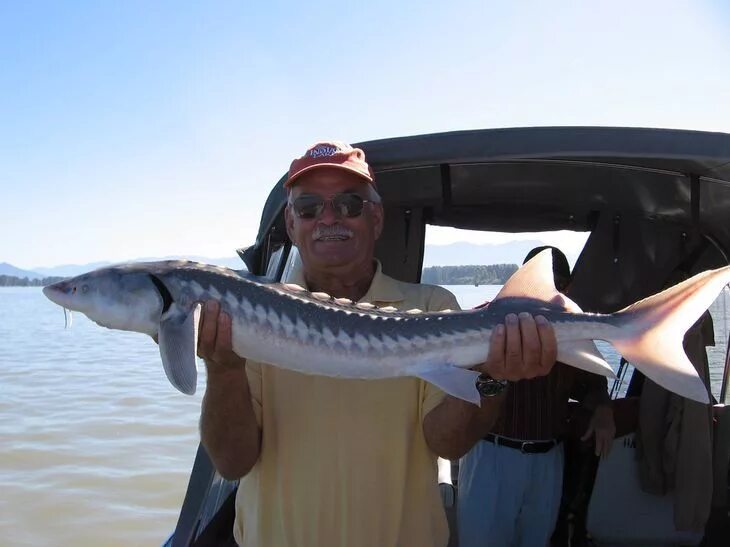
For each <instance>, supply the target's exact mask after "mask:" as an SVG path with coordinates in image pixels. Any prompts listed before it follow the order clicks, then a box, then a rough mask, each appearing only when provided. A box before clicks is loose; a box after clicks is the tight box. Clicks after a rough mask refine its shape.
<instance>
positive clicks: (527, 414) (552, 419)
mask: <svg viewBox="0 0 730 547" xmlns="http://www.w3.org/2000/svg"><path fill="white" fill-rule="evenodd" d="M607 385H608V383H607V380H606V378H605V377H604V376H599V375H597V374H591V373H590V372H585V371H583V370H579V369H577V368H574V367H571V366H569V365H566V364H563V363H555V366H554V367H553V369H552V370H551V371H550V373H549V374H548V375H546V376H541V377H538V378H533V379H531V380H520V381H519V382H513V383H512V384H510V386H509V388H508V391H507V396H506V398H505V402H504V407H503V408H502V413H501V415H500V417H499V419H498V420H497V423H496V424H495V426H494V427H493V428H492V431H491V433H493V434H495V435H501V436H503V437H510V438H512V439H521V440H529V441H542V440H549V439H557V438H560V437H562V436H564V435H565V434H566V433H567V426H568V423H567V422H568V401H569V400H570V399H574V400H576V401H578V402H580V403H581V405H580V406H581V407H583V408H584V409H585V410H587V411H589V412H592V411H593V410H594V409H595V408H596V406H598V405H599V404H601V403H606V402H609V396H608V389H607Z"/></svg>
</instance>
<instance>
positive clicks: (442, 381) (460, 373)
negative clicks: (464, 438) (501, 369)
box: [413, 365, 481, 406]
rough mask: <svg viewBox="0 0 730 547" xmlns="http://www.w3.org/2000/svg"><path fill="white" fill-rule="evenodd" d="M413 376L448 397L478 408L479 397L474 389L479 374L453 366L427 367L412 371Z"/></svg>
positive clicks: (475, 388)
mask: <svg viewBox="0 0 730 547" xmlns="http://www.w3.org/2000/svg"><path fill="white" fill-rule="evenodd" d="M413 376H417V377H418V378H420V379H421V380H425V381H426V382H429V383H431V384H433V385H435V386H436V387H438V388H440V389H441V390H443V391H445V392H446V393H448V394H449V395H453V396H454V397H458V398H459V399H463V400H464V401H468V402H470V403H474V404H475V405H477V406H480V403H481V396H480V395H479V392H478V391H477V387H476V379H477V377H478V376H479V373H478V372H476V371H475V370H469V369H465V368H459V367H455V366H453V365H441V366H439V367H434V366H429V367H424V368H417V369H416V370H414V371H413Z"/></svg>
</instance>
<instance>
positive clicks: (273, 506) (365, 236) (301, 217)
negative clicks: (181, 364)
mask: <svg viewBox="0 0 730 547" xmlns="http://www.w3.org/2000/svg"><path fill="white" fill-rule="evenodd" d="M286 188H287V191H288V205H287V208H286V211H285V215H286V226H287V231H288V234H289V237H290V238H291V240H292V242H293V243H294V244H295V245H296V246H297V248H298V250H299V253H300V255H301V261H302V272H301V278H300V279H294V280H290V281H292V282H295V283H299V284H301V285H303V286H306V287H307V288H308V289H309V290H311V291H322V292H326V293H329V294H331V295H333V296H336V297H343V298H349V299H351V300H353V301H367V302H372V303H374V304H376V305H382V306H387V305H389V306H394V307H397V308H403V309H410V308H420V309H423V310H428V311H436V310H441V309H445V308H452V309H453V308H456V307H457V304H456V301H455V299H454V297H453V295H452V294H451V293H449V292H448V291H446V290H444V289H442V288H440V287H435V286H428V285H416V284H411V283H404V282H401V281H397V280H395V279H393V278H390V277H388V276H386V275H384V274H383V273H382V271H381V267H380V264H379V263H378V261H377V260H375V259H374V248H375V241H376V240H377V238H378V237H379V236H380V233H381V231H382V228H383V207H382V205H381V203H380V197H379V196H378V193H377V191H376V189H375V181H374V180H373V175H372V171H371V170H370V168H369V167H368V164H367V163H366V161H365V155H364V153H363V151H362V150H359V149H354V148H352V147H350V146H348V145H344V144H341V143H337V142H321V143H318V144H316V145H314V146H313V147H311V148H310V149H309V150H307V152H306V153H305V154H304V156H302V157H301V158H298V159H296V160H294V161H293V162H292V164H291V168H290V170H289V176H288V179H287V181H286ZM556 346H557V344H556V340H555V335H554V332H553V330H552V327H551V326H550V325H549V324H548V323H547V321H545V319H544V318H542V317H537V318H533V317H532V316H529V315H522V316H520V317H519V318H518V317H517V316H515V315H510V316H507V317H506V320H505V324H504V325H500V327H498V328H496V329H495V330H494V335H493V337H492V340H491V342H490V351H489V356H488V358H487V361H486V362H485V363H484V364H482V365H480V366H478V367H476V369H477V370H479V371H480V372H482V373H484V378H483V381H482V382H481V386H482V387H483V388H484V389H483V390H482V391H483V393H484V397H483V400H482V404H481V408H480V407H477V406H475V405H472V404H469V403H465V402H464V401H461V400H458V399H454V398H452V397H450V396H444V394H443V393H442V392H441V391H440V390H438V389H437V388H435V387H434V386H432V385H430V384H427V383H425V382H424V381H422V380H419V379H417V378H400V379H389V380H345V379H337V378H330V377H321V376H310V375H303V374H298V373H296V372H291V371H287V370H283V369H280V368H277V367H272V366H269V365H266V364H262V363H256V362H251V361H248V362H246V361H245V360H244V359H241V358H240V357H238V356H237V355H236V354H234V353H233V351H232V349H231V321H230V318H229V317H228V316H227V315H226V314H223V313H220V311H219V307H218V305H217V304H216V303H215V302H208V303H206V307H205V310H204V314H203V318H202V321H201V326H200V336H199V347H198V353H199V355H200V356H201V357H203V358H204V359H205V362H206V365H207V370H208V382H207V388H206V393H205V397H204V400H203V409H202V417H201V437H202V442H203V444H204V446H205V447H206V449H207V451H208V453H209V454H210V457H211V459H212V461H213V463H214V464H215V466H216V468H217V469H218V470H219V472H220V473H221V474H222V475H223V476H224V477H227V478H230V479H234V478H239V477H241V482H240V486H239V490H238V495H237V500H236V522H235V526H234V536H235V538H236V541H237V542H238V543H239V544H240V545H243V546H246V547H249V546H251V547H253V546H287V545H296V546H340V545H347V546H349V547H357V546H363V547H365V546H367V547H371V546H373V545H378V546H397V545H398V546H418V547H429V546H433V547H442V546H444V545H446V543H447V542H448V527H447V524H446V519H445V514H444V510H443V507H442V504H441V498H440V495H439V490H438V486H437V470H436V458H437V456H442V457H445V458H452V459H453V458H458V457H460V456H461V455H462V454H464V453H466V451H467V450H468V449H469V448H470V447H471V446H472V445H473V444H474V443H475V442H476V441H477V439H480V438H481V437H483V436H484V435H485V434H486V432H487V431H488V430H489V428H490V427H491V425H492V423H493V422H494V420H495V418H496V416H497V414H498V411H499V406H500V403H501V396H500V395H499V394H496V395H494V396H490V395H493V394H494V393H495V392H498V391H500V389H499V388H500V386H501V384H499V383H497V382H496V381H495V379H506V380H518V379H521V378H531V377H535V376H540V375H545V374H547V373H548V372H549V371H550V369H551V367H552V365H553V363H554V361H555V357H556ZM486 375H488V376H486Z"/></svg>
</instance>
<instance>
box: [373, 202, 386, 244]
mask: <svg viewBox="0 0 730 547" xmlns="http://www.w3.org/2000/svg"><path fill="white" fill-rule="evenodd" d="M372 214H373V230H374V231H375V239H376V240H377V239H378V238H379V237H380V234H382V233H383V222H384V218H385V213H384V211H383V204H382V203H373V204H372Z"/></svg>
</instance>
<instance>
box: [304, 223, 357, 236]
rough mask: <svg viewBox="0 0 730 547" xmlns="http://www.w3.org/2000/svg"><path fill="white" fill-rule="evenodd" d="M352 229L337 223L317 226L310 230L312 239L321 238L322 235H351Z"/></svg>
mask: <svg viewBox="0 0 730 547" xmlns="http://www.w3.org/2000/svg"><path fill="white" fill-rule="evenodd" d="M353 235H354V234H353V231H352V230H350V229H349V228H346V227H344V226H341V225H339V224H333V225H332V226H317V227H315V229H314V231H313V232H312V239H321V238H324V237H352V236H353Z"/></svg>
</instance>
